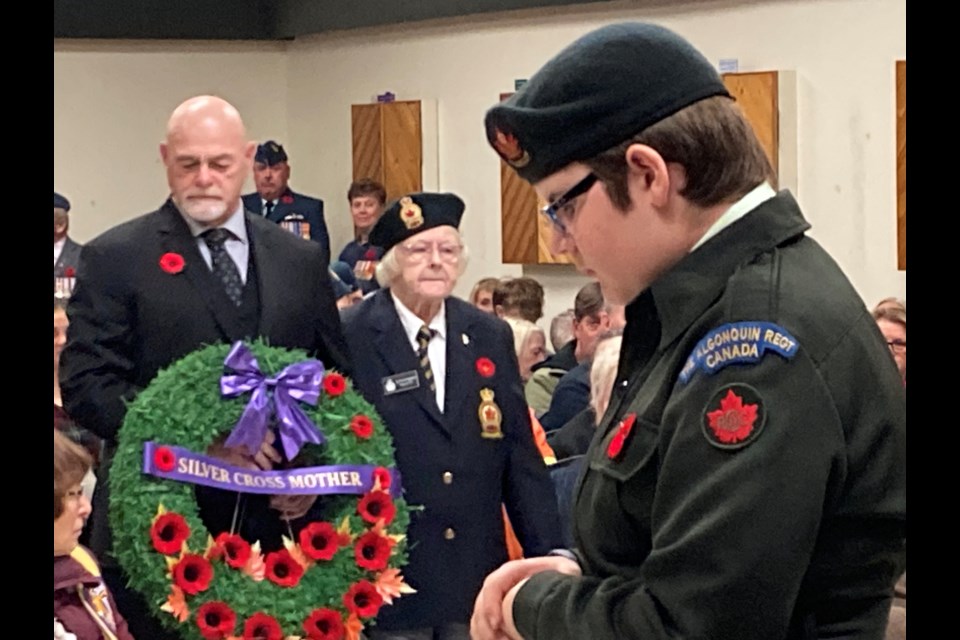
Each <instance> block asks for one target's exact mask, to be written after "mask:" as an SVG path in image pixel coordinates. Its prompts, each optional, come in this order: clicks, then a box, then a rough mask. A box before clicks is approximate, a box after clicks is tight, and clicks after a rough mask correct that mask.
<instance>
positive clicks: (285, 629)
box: [110, 342, 413, 640]
mask: <svg viewBox="0 0 960 640" xmlns="http://www.w3.org/2000/svg"><path fill="white" fill-rule="evenodd" d="M238 344H240V343H238ZM236 347H237V345H234V346H233V347H231V346H230V345H225V344H217V345H213V346H209V347H205V348H202V349H200V350H198V351H195V352H193V353H191V354H189V355H187V356H186V357H184V358H182V359H181V360H179V361H177V362H175V363H173V364H172V365H171V366H170V367H169V368H167V369H165V370H163V371H161V372H160V373H159V374H158V375H157V377H156V378H155V379H154V380H153V382H151V383H150V385H149V386H148V387H147V388H146V389H144V390H143V391H142V392H141V393H140V394H139V395H138V396H137V398H136V399H135V400H134V401H133V402H132V403H131V404H130V406H129V408H128V411H127V415H126V419H125V420H124V423H123V426H122V428H121V429H120V433H119V438H118V447H117V453H116V456H115V458H114V461H113V466H112V469H111V472H110V487H111V492H110V525H111V528H112V530H113V539H114V553H115V555H116V558H117V559H118V561H119V562H120V565H121V566H122V567H123V569H124V570H125V571H126V573H127V575H128V576H129V579H130V585H131V586H132V587H133V588H134V589H136V590H137V591H139V592H140V593H141V594H143V596H144V597H145V599H146V600H147V602H148V603H149V604H150V605H151V606H154V607H155V613H156V615H157V617H158V618H159V619H160V620H161V622H162V624H163V625H164V626H166V627H168V628H170V629H174V630H177V631H179V632H180V634H181V635H182V637H183V638H185V639H187V640H199V639H200V638H203V639H205V640H214V639H218V640H219V639H228V638H243V639H244V640H246V639H247V638H261V639H263V640H284V639H287V640H289V639H292V638H309V639H310V640H338V639H340V638H345V639H347V640H349V639H350V638H358V637H359V634H360V631H361V629H362V628H363V624H364V623H365V622H367V621H369V620H370V619H372V618H373V617H374V616H375V615H376V613H377V610H378V609H379V607H380V606H381V605H383V604H389V603H391V602H392V600H393V598H396V597H399V596H400V595H401V594H402V593H412V592H413V590H412V589H410V587H408V586H407V585H406V584H404V582H403V579H402V577H401V576H400V573H399V569H400V568H401V567H402V566H403V565H405V564H406V561H407V548H406V537H405V531H406V528H407V525H408V523H409V508H408V506H407V504H406V503H405V501H404V500H403V499H402V498H399V497H393V496H391V493H390V492H391V489H390V487H389V484H390V482H391V478H392V477H393V476H392V475H391V473H390V472H389V471H388V470H390V469H393V467H394V465H395V462H394V448H393V442H392V439H391V437H390V434H389V432H388V431H387V430H386V429H385V428H384V426H383V422H382V420H381V419H380V417H379V416H378V415H377V414H376V411H375V410H374V408H373V406H372V405H371V404H370V403H368V402H366V401H365V400H364V399H363V398H362V397H361V396H360V395H359V394H358V393H356V392H355V391H353V390H352V388H351V384H350V383H349V382H348V381H346V379H345V378H343V377H342V376H341V375H340V374H338V373H336V372H332V371H327V372H326V373H325V374H324V375H323V391H322V392H321V393H320V397H319V401H318V402H317V403H316V405H315V406H310V405H309V404H308V403H304V402H300V403H298V406H299V408H300V409H301V410H302V411H303V413H304V414H305V415H306V416H307V417H308V418H309V420H310V421H311V422H312V423H313V425H320V426H321V432H322V434H323V435H324V436H325V438H326V442H325V443H323V444H322V445H317V444H304V445H303V447H302V448H301V449H300V455H299V456H298V457H297V459H296V460H297V462H298V464H300V463H302V462H304V461H305V462H306V463H307V464H308V465H372V466H374V467H375V471H374V473H373V474H372V476H371V477H372V478H373V482H374V484H373V486H372V488H370V489H369V490H366V489H364V491H366V493H364V494H363V495H332V496H326V497H325V498H324V502H323V516H324V518H323V521H322V522H312V523H310V524H308V525H307V527H305V528H304V530H303V531H302V532H301V533H300V535H299V539H298V540H291V539H285V540H284V544H285V548H284V549H280V550H279V551H276V552H273V553H270V554H267V555H266V557H264V556H263V554H261V553H260V549H259V543H258V542H256V541H245V540H242V539H241V538H240V536H237V535H231V534H229V533H223V534H220V535H218V536H217V538H213V537H212V536H211V534H210V532H209V531H208V530H207V528H206V526H205V525H204V523H203V522H202V520H201V519H200V517H199V513H198V506H197V501H196V498H195V495H194V487H193V485H191V484H188V483H185V482H179V481H175V480H172V479H166V478H163V477H158V476H157V475H148V474H146V473H145V472H144V469H145V465H146V463H147V462H148V460H146V459H145V453H144V452H145V450H146V451H147V458H149V457H150V451H151V449H150V447H156V448H155V450H153V454H152V455H153V456H154V461H155V462H156V463H158V464H159V465H160V466H161V467H163V468H164V469H169V468H172V466H173V458H171V453H170V452H171V450H173V451H184V450H186V451H190V452H195V453H198V454H202V453H203V452H205V451H206V450H207V447H208V446H210V444H211V443H213V442H214V440H215V439H217V438H219V437H221V436H223V435H226V434H227V433H229V432H230V431H231V430H232V429H233V427H234V425H236V424H237V422H238V420H240V418H241V415H243V414H244V410H245V408H246V406H247V404H248V401H249V400H250V394H249V393H246V394H244V395H240V396H237V397H233V398H229V399H227V398H224V397H222V396H221V389H220V378H221V375H223V374H224V362H225V358H227V356H228V353H231V349H234V348H236ZM249 351H250V352H252V355H253V356H255V358H256V362H257V363H259V367H260V368H261V369H262V371H263V374H264V375H265V376H275V375H277V374H278V373H279V372H280V371H281V370H283V369H284V368H286V367H288V366H290V365H295V364H297V363H303V362H304V361H305V360H306V359H307V356H306V354H305V353H304V352H303V351H296V350H287V349H280V348H275V347H270V346H268V345H266V344H265V343H263V342H256V343H253V344H251V345H249ZM146 443H151V444H149V445H148V444H146ZM278 444H279V443H278ZM168 445H169V446H168ZM168 458H169V459H168ZM167 465H168V466H167ZM397 488H398V487H397V486H396V484H395V485H394V487H393V490H392V491H394V492H396V490H397ZM385 496H386V497H385ZM361 565H363V566H361Z"/></svg>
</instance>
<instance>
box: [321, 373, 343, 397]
mask: <svg viewBox="0 0 960 640" xmlns="http://www.w3.org/2000/svg"><path fill="white" fill-rule="evenodd" d="M323 390H324V391H326V392H327V395H329V396H331V397H334V398H336V397H337V396H339V395H340V394H341V393H343V392H344V391H346V390H347V381H346V380H344V379H343V376H342V375H340V374H339V373H328V374H327V375H325V376H324V377H323Z"/></svg>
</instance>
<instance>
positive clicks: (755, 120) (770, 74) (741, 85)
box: [723, 71, 780, 173]
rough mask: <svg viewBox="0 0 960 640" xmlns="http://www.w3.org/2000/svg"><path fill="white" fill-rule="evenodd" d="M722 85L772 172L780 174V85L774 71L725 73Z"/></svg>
mask: <svg viewBox="0 0 960 640" xmlns="http://www.w3.org/2000/svg"><path fill="white" fill-rule="evenodd" d="M723 84H724V85H726V87H727V91H729V92H730V94H731V95H732V96H733V97H734V98H735V99H736V101H737V104H738V105H740V109H742V110H743V113H744V115H745V116H746V117H747V120H748V121H749V122H750V125H751V126H752V127H753V131H754V133H756V134H757V137H758V138H759V139H760V144H762V145H763V149H764V151H766V152H767V157H768V158H769V159H770V163H771V164H772V165H773V170H774V172H775V173H779V170H780V167H779V164H780V163H779V156H780V152H779V136H780V113H779V106H778V103H779V96H778V88H779V82H778V79H777V72H776V71H757V72H751V73H725V74H723Z"/></svg>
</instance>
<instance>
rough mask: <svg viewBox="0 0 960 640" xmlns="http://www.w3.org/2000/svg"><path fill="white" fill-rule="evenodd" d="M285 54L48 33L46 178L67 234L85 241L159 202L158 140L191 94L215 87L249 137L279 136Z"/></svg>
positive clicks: (162, 186) (276, 49) (163, 189)
mask: <svg viewBox="0 0 960 640" xmlns="http://www.w3.org/2000/svg"><path fill="white" fill-rule="evenodd" d="M285 59H286V53H285V51H284V45H282V44H276V43H219V44H207V43H194V42H158V43H146V42H100V41H85V40H60V41H54V47H53V100H54V107H53V184H54V190H56V191H58V192H59V193H62V194H63V195H65V196H66V197H67V198H69V200H70V203H71V207H72V208H71V212H70V213H71V215H70V235H71V236H72V237H73V238H75V239H76V240H78V241H80V242H85V241H87V240H89V239H90V238H93V237H94V236H96V235H98V234H99V233H101V232H102V231H104V230H106V229H108V228H109V227H111V226H113V225H115V224H117V223H118V222H121V221H123V220H127V219H130V218H133V217H135V216H137V215H139V214H141V213H146V212H147V211H150V210H152V209H156V208H157V207H158V206H159V205H160V204H162V203H163V201H164V199H165V198H166V196H167V193H168V192H167V182H166V176H165V174H164V170H163V164H162V163H161V162H160V149H159V144H160V142H161V140H163V137H164V132H165V128H166V124H167V118H168V117H169V116H170V113H171V112H172V111H173V110H174V108H176V106H177V105H178V104H180V103H181V102H183V101H184V100H185V99H186V98H189V97H190V96H194V95H199V94H204V93H214V94H217V95H221V96H223V97H224V98H226V99H227V100H230V101H231V102H233V104H234V105H236V106H237V108H238V109H240V112H241V113H242V114H243V116H244V120H245V121H246V124H247V129H248V132H249V133H250V135H251V136H252V137H256V138H260V137H268V136H275V137H277V138H279V139H281V140H284V139H286V138H287V121H286V75H285ZM249 183H250V184H249V186H250V190H252V189H253V181H252V179H251V180H250V181H249Z"/></svg>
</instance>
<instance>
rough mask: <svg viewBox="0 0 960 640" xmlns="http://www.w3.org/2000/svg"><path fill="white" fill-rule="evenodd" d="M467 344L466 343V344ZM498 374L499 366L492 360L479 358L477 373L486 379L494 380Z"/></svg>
mask: <svg viewBox="0 0 960 640" xmlns="http://www.w3.org/2000/svg"><path fill="white" fill-rule="evenodd" d="M464 344H466V343H464ZM496 372H497V365H495V364H493V360H491V359H490V358H477V373H479V374H480V375H481V376H483V377H484V378H492V377H493V374H495V373H496Z"/></svg>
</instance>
